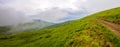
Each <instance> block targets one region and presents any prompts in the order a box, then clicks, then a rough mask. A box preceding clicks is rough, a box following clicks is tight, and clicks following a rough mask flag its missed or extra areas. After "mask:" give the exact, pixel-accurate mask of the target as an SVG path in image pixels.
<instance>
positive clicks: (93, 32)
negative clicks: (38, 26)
mask: <svg viewBox="0 0 120 47" xmlns="http://www.w3.org/2000/svg"><path fill="white" fill-rule="evenodd" d="M119 13H120V8H115V9H111V10H108V11H104V12H100V13H97V14H93V15H91V16H88V17H85V18H83V19H80V20H75V21H72V22H69V23H66V24H62V25H61V26H58V27H55V28H50V29H44V30H38V31H34V32H24V33H20V34H13V35H7V36H1V37H0V47H79V46H80V47H103V46H106V47H107V46H111V47H120V45H119V44H120V39H119V38H118V37H117V36H116V35H115V34H114V33H113V32H112V31H110V30H109V29H108V28H106V27H104V26H103V25H101V24H100V23H99V22H98V21H97V20H96V19H97V18H102V19H105V20H108V21H111V22H115V23H120V19H119V17H120V14H119ZM113 17H114V19H112V18H113Z"/></svg>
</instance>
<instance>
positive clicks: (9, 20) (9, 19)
mask: <svg viewBox="0 0 120 47" xmlns="http://www.w3.org/2000/svg"><path fill="white" fill-rule="evenodd" d="M26 21H27V17H25V15H24V13H22V12H19V11H16V10H14V9H12V8H9V7H6V6H2V5H0V26H5V25H12V24H18V23H22V22H26Z"/></svg>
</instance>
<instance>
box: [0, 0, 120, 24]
mask: <svg viewBox="0 0 120 47" xmlns="http://www.w3.org/2000/svg"><path fill="white" fill-rule="evenodd" d="M115 7H120V0H0V25H9V24H17V23H21V22H28V21H31V20H32V19H41V20H44V21H49V22H64V21H68V20H74V19H79V18H82V17H84V16H86V15H88V14H90V13H95V12H98V11H102V10H106V9H110V8H115Z"/></svg>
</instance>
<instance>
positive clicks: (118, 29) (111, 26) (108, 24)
mask: <svg viewBox="0 0 120 47" xmlns="http://www.w3.org/2000/svg"><path fill="white" fill-rule="evenodd" d="M97 20H98V21H99V22H100V23H101V24H103V25H104V26H105V27H107V28H109V29H110V30H112V31H113V32H114V33H115V34H116V35H118V36H119V37H120V24H116V23H112V22H108V21H106V20H101V19H97Z"/></svg>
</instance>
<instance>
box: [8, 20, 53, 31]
mask: <svg viewBox="0 0 120 47" xmlns="http://www.w3.org/2000/svg"><path fill="white" fill-rule="evenodd" d="M51 25H54V23H50V22H46V21H42V20H39V19H35V20H33V21H32V22H28V23H20V24H17V25H11V26H10V27H9V28H10V30H9V31H8V32H7V33H17V32H24V31H32V30H38V29H42V28H44V27H48V26H51Z"/></svg>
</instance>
